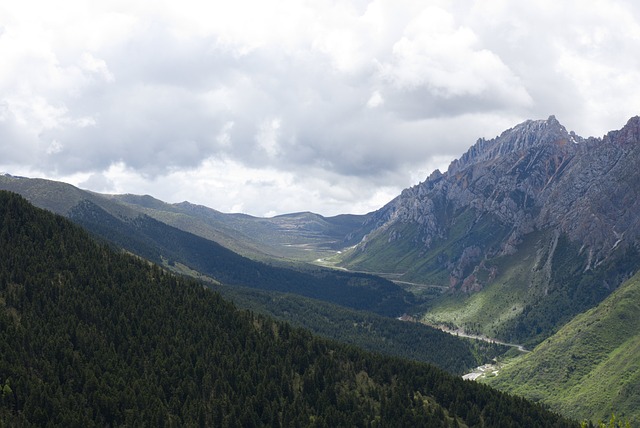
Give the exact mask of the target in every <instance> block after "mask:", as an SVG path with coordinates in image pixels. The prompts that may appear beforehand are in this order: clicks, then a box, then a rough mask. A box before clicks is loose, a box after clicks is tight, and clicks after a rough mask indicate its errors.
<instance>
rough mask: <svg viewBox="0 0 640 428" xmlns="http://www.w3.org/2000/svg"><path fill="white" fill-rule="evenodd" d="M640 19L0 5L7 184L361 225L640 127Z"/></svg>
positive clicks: (543, 3)
mask: <svg viewBox="0 0 640 428" xmlns="http://www.w3.org/2000/svg"><path fill="white" fill-rule="evenodd" d="M638 88H640V2H634V1H621V0H610V1H598V0H573V1H572V0H566V1H559V0H553V1H548V0H539V1H535V2H520V1H506V0H481V1H471V0H459V1H424V0H373V1H360V0H353V1H351V0H335V1H328V0H327V1H325V0H318V1H305V0H282V1H270V0H255V1H254V0H234V1H219V0H209V1H196V0H181V1H168V0H164V1H163V0H155V1H142V0H124V1H119V0H113V1H111V0H108V1H102V2H95V1H86V0H84V1H82V0H77V1H74V0H59V1H55V2H51V1H32V0H21V1H5V2H2V3H1V4H0V171H1V172H5V173H9V174H12V175H23V176H28V177H43V178H50V179H54V180H60V181H65V182H68V183H71V184H73V185H76V186H79V187H81V188H84V189H89V190H93V191H97V192H103V193H134V194H150V195H152V196H154V197H156V198H159V199H162V200H165V201H167V202H181V201H184V200H188V201H190V202H193V203H197V204H202V205H206V206H209V207H211V208H214V209H217V210H219V211H223V212H243V213H248V214H252V215H256V216H273V215H277V214H283V213H291V212H299V211H313V212H316V213H320V214H323V215H336V214H340V213H354V214H355V213H358V214H362V213H366V212H370V211H373V210H376V209H378V208H380V207H382V206H383V205H384V204H385V203H387V202H388V201H390V200H391V199H393V198H394V197H395V196H397V195H398V194H399V193H400V192H401V191H402V189H404V188H406V187H409V186H412V185H415V184H418V183H419V182H421V181H424V180H425V179H426V178H427V177H428V176H429V174H431V172H433V171H434V170H435V169H436V168H438V169H440V170H441V171H443V172H444V171H445V170H446V169H447V167H448V165H449V163H450V162H451V161H452V160H453V159H456V158H458V157H460V156H461V155H462V154H463V153H464V152H465V151H466V150H467V149H468V148H469V147H470V146H471V145H473V144H474V143H475V141H476V140H477V139H478V138H487V139H488V138H493V137H495V136H497V135H499V134H500V133H501V132H502V131H504V130H506V129H508V128H511V127H513V126H515V125H516V124H518V123H520V122H523V121H524V120H527V119H546V118H547V117H548V116H550V115H555V116H556V117H557V119H558V120H559V121H560V122H561V123H562V124H563V125H564V126H565V127H566V128H567V129H568V130H570V131H571V130H573V131H575V132H576V133H577V134H579V135H581V136H583V137H589V136H602V135H604V134H605V133H607V132H608V131H610V130H614V129H620V128H621V127H622V126H624V124H625V123H626V122H627V120H628V119H629V118H630V117H632V116H635V115H638V114H640V95H639V94H638Z"/></svg>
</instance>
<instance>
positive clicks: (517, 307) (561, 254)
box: [342, 116, 640, 343]
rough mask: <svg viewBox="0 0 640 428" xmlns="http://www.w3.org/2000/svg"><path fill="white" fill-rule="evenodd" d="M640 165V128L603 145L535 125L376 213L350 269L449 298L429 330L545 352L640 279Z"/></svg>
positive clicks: (549, 124)
mask: <svg viewBox="0 0 640 428" xmlns="http://www.w3.org/2000/svg"><path fill="white" fill-rule="evenodd" d="M639 163H640V118H639V117H634V118H632V119H630V120H629V121H628V123H627V124H626V125H625V127H624V128H623V129H621V130H620V131H612V132H610V133H608V134H607V135H605V136H604V137H603V138H601V139H600V138H589V139H584V138H582V137H579V136H577V135H575V134H574V133H570V132H567V130H566V129H565V128H564V127H563V126H562V125H561V124H560V123H559V122H558V121H557V120H556V118H555V117H553V116H551V117H550V118H549V119H547V120H538V121H527V122H524V123H522V124H520V125H517V126H516V127H514V128H512V129H509V130H507V131H505V132H503V133H502V134H501V135H500V136H498V137H496V138H494V139H492V140H484V139H480V140H478V142H477V143H476V144H475V145H474V146H472V147H471V148H470V149H469V151H468V152H467V153H465V154H464V155H463V156H462V157H461V158H460V159H458V160H456V161H454V162H453V163H452V164H451V165H450V167H449V169H448V170H447V171H446V172H445V173H444V174H443V173H440V172H439V171H436V172H434V173H433V174H432V175H431V176H430V177H429V178H428V179H427V180H426V181H425V182H423V183H420V184H419V185H417V186H414V187H412V188H410V189H406V190H405V191H403V192H402V194H401V195H400V196H398V197H397V198H396V199H394V200H393V201H391V202H390V203H389V204H387V205H386V206H385V207H383V208H381V209H380V210H379V211H377V212H375V213H373V214H372V215H371V216H370V217H368V219H367V221H366V224H365V227H373V230H372V231H371V232H370V233H368V234H367V235H366V236H365V238H364V239H363V240H362V242H361V243H360V244H358V246H357V247H356V248H355V249H353V250H352V251H351V252H349V253H348V254H346V255H344V256H343V258H342V265H343V266H345V267H348V268H351V269H355V270H363V271H373V272H389V273H395V274H397V275H400V278H401V279H403V280H405V281H410V282H417V283H426V284H433V285H440V286H446V287H448V288H449V289H450V293H449V296H445V297H443V298H442V300H440V301H436V302H434V303H433V304H432V306H431V308H430V313H431V314H432V316H429V314H427V319H428V320H429V321H430V322H445V323H452V324H457V325H459V326H462V327H465V328H466V329H471V330H473V329H475V330H478V331H480V332H483V333H485V334H487V335H498V336H500V337H501V338H503V339H507V340H510V341H529V342H530V343H536V342H539V341H540V340H542V339H543V338H544V337H546V336H548V335H549V334H551V333H552V332H553V331H554V330H555V329H556V328H557V327H558V326H560V325H562V324H563V323H564V322H566V321H568V320H569V319H571V317H572V316H573V315H575V314H577V313H580V312H582V311H584V310H586V309H588V308H589V307H592V306H594V305H595V304H597V303H598V302H600V301H601V300H602V299H603V298H604V297H606V296H607V295H608V294H609V293H610V292H611V291H612V290H613V289H615V288H616V287H617V286H618V285H619V284H620V283H621V282H622V281H624V280H625V279H627V278H628V277H629V276H630V275H632V274H633V273H634V272H636V271H637V270H638V268H639V267H640V258H638V257H637V250H636V248H637V246H638V244H639V238H640V170H639V169H638V168H637V165H638V164H639ZM525 255H526V256H525ZM470 304H472V305H475V309H472V308H470Z"/></svg>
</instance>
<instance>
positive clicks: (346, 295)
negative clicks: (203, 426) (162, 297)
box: [0, 116, 640, 425]
mask: <svg viewBox="0 0 640 428" xmlns="http://www.w3.org/2000/svg"><path fill="white" fill-rule="evenodd" d="M638 163H640V118H638V117H635V118H631V119H630V120H629V121H628V122H627V124H626V125H625V126H624V127H623V128H622V129H620V130H618V131H611V132H609V133H608V134H607V135H605V136H604V137H603V138H593V137H592V138H588V139H585V138H582V137H579V136H577V135H575V134H574V133H569V132H567V130H566V129H565V128H564V127H563V126H562V125H561V124H560V123H559V122H558V121H557V120H556V119H555V117H553V116H551V117H549V118H548V119H546V120H536V121H526V122H524V123H521V124H519V125H517V126H515V127H513V128H511V129H508V130H506V131H504V132H503V133H502V134H501V135H499V136H497V137H496V138H494V139H491V140H484V139H480V140H478V141H477V142H476V144H475V145H473V146H472V147H471V148H470V149H469V150H468V151H467V152H466V153H465V154H463V155H462V156H461V157H460V158H459V159H457V160H455V161H454V162H452V163H451V165H450V166H449V168H448V170H447V171H445V172H444V173H443V172H440V171H435V172H433V173H432V174H431V175H430V176H429V177H427V178H426V180H425V181H423V182H421V183H419V184H418V185H416V186H413V187H411V188H408V189H405V190H404V191H403V192H402V193H401V194H400V195H398V196H397V197H396V198H394V199H393V200H392V201H390V202H389V203H388V204H386V205H385V206H383V207H381V208H380V209H379V210H376V211H374V212H371V213H368V214H365V215H339V216H334V217H324V216H321V215H318V214H314V213H310V212H301V213H293V214H286V215H281V216H276V217H272V218H258V217H252V216H248V215H244V214H225V213H221V212H219V211H216V210H214V209H211V208H208V207H204V206H200V205H194V204H191V203H188V202H181V203H166V202H163V201H160V200H158V199H155V198H153V197H152V196H148V195H145V196H138V195H130V194H126V195H103V194H99V193H95V192H89V191H84V190H81V189H78V188H76V187H73V186H70V185H68V184H65V183H60V182H54V181H49V180H42V179H29V178H23V177H13V176H10V175H4V176H0V189H3V190H8V191H11V192H16V193H18V194H20V195H22V196H24V198H26V199H27V200H28V201H29V202H31V203H32V204H34V205H35V206H38V207H40V208H44V209H46V210H49V211H52V212H54V213H57V214H59V215H62V216H64V217H66V218H67V219H69V220H71V221H73V222H74V223H75V224H76V225H79V226H81V227H82V228H84V230H86V231H87V232H88V233H90V234H91V236H92V237H93V239H96V240H97V241H98V242H101V243H104V244H105V245H107V246H109V247H110V248H113V249H116V250H117V251H125V252H126V253H130V254H134V255H136V256H137V257H139V258H141V259H143V260H146V261H148V262H150V263H155V264H156V265H158V266H161V267H162V268H163V269H166V270H167V271H171V272H173V273H174V274H177V275H179V276H184V277H190V278H193V279H196V280H198V281H200V284H201V285H203V286H204V287H205V288H207V289H211V290H214V291H215V292H216V293H220V294H221V295H222V296H224V298H225V299H229V300H231V301H233V302H234V304H235V305H237V306H238V307H240V308H243V309H245V310H248V311H251V312H250V313H252V314H261V315H260V316H267V317H269V318H270V319H271V318H273V319H276V320H279V321H278V322H286V323H289V324H291V325H293V326H295V327H296V328H304V329H308V330H310V331H312V332H313V333H314V334H316V335H319V336H322V337H323V338H325V339H331V340H337V341H340V342H341V343H343V344H348V346H354V347H355V346H357V347H359V348H364V349H366V350H367V351H371V352H376V353H380V354H383V355H386V356H388V357H389V358H402V359H410V360H412V361H414V362H420V363H432V364H435V365H437V366H439V367H440V368H441V369H444V370H446V371H448V372H449V373H451V374H453V375H456V376H462V375H463V374H465V373H466V376H465V379H473V380H475V381H476V382H481V383H482V384H483V385H482V386H479V387H480V388H484V384H488V385H491V386H492V387H495V388H498V389H500V390H504V391H507V392H509V393H515V394H518V395H522V396H524V397H525V398H527V399H529V400H531V401H533V402H535V403H540V404H541V405H543V406H548V407H549V408H551V409H553V410H554V411H558V412H561V413H562V414H563V415H566V416H568V417H571V418H574V419H575V420H590V421H593V422H597V421H598V420H608V418H609V416H610V415H609V414H608V412H610V411H611V409H612V408H613V409H614V410H615V411H616V413H617V414H620V415H621V416H623V417H624V418H626V419H627V420H629V421H632V422H633V423H636V422H637V421H638V420H640V414H638V412H637V409H639V408H640V403H638V402H637V397H638V396H640V393H639V391H640V389H638V388H640V378H638V370H640V366H639V365H638V361H640V359H639V358H640V351H639V348H638V346H637V345H638V342H637V334H636V333H637V331H640V330H639V329H638V328H637V327H638V326H636V324H637V323H636V321H637V319H636V315H637V313H640V309H639V308H637V302H638V301H639V300H638V299H637V296H636V294H637V293H636V291H637V284H638V283H640V281H638V277H637V272H638V271H639V270H640V190H639V189H640V170H638V168H636V167H635V165H637V164H638ZM399 317H402V318H403V319H409V320H412V321H415V322H402V321H399V320H397V318H399ZM261 322H262V321H261ZM289 324H287V325H289ZM278 328H280V327H278ZM496 361H497V364H498V365H497V366H496V365H495V362H496ZM474 368H478V369H477V370H476V371H475V372H476V373H475V374H470V372H471V371H472V370H473V369H474ZM1 380H2V379H0V381H1ZM361 381H362V382H365V384H366V381H365V380H362V379H361ZM296 382H299V381H296ZM603 388H604V391H603ZM469 414H470V413H469ZM474 414H475V413H474ZM469 417H470V416H469ZM486 417H489V416H486ZM471 425H473V424H471Z"/></svg>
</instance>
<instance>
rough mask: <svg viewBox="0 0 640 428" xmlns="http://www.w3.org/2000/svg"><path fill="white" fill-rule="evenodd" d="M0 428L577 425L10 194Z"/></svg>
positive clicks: (0, 198)
mask: <svg viewBox="0 0 640 428" xmlns="http://www.w3.org/2000/svg"><path fill="white" fill-rule="evenodd" d="M0 355H1V356H2V358H1V359H0V384H1V385H2V394H1V399H0V425H2V426H5V425H8V426H30V425H34V426H46V425H54V426H123V425H129V426H139V425H151V426H162V425H166V426H180V425H196V426H237V427H250V426H265V425H266V426H332V427H336V426H465V425H467V426H522V427H525V426H526V427H535V426H545V427H547V426H576V424H575V423H572V422H571V421H567V420H564V419H562V418H561V417H559V416H557V415H555V414H553V413H550V412H548V411H546V410H544V409H542V408H541V407H540V406H538V405H534V404H531V403H529V402H527V401H525V400H523V399H520V398H514V397H511V396H508V395H504V394H502V393H499V392H497V391H495V390H492V389H490V388H489V387H486V386H483V385H480V384H476V383H469V382H464V381H462V380H460V379H459V378H455V377H452V376H451V375H448V374H446V373H445V372H443V371H441V370H439V369H436V368H434V367H432V366H428V365H423V364H418V363H412V362H408V361H403V360H400V359H395V358H389V357H382V356H379V355H375V354H370V353H366V352H363V351H360V350H357V349H356V348H351V347H347V346H343V345H338V344H335V343H332V342H327V341H325V340H321V339H317V338H314V337H312V336H311V335H310V334H309V333H307V332H306V331H305V330H299V329H294V328H291V327H289V326H288V325H287V324H281V323H275V322H273V321H270V320H269V319H267V318H263V317H261V316H255V315H252V314H251V313H246V312H241V311H238V310H236V309H235V308H234V307H233V306H232V305H231V304H229V303H227V302H225V301H224V300H222V299H221V297H220V296H219V295H218V294H215V293H213V292H211V291H209V290H207V289H205V288H204V287H203V286H202V285H201V284H198V283H196V282H192V281H185V280H181V279H179V278H177V277H175V276H174V275H172V274H169V273H167V272H166V271H164V270H162V269H161V268H158V267H157V266H154V265H150V264H149V263H148V262H146V261H143V260H141V259H138V258H136V257H132V256H129V255H126V254H122V253H115V252H113V251H112V250H111V249H109V248H106V247H104V246H100V245H97V244H96V243H94V242H93V241H92V240H91V239H90V238H89V237H88V236H87V235H86V233H85V232H84V231H82V230H81V229H79V228H78V227H76V226H73V225H72V224H70V223H69V222H67V221H66V220H64V219H63V218H62V217H58V216H54V215H52V214H50V213H47V212H45V211H41V210H38V209H35V208H33V207H32V206H30V205H29V204H28V203H27V202H26V201H24V200H23V199H22V198H21V197H19V196H17V195H13V194H8V193H5V192H0Z"/></svg>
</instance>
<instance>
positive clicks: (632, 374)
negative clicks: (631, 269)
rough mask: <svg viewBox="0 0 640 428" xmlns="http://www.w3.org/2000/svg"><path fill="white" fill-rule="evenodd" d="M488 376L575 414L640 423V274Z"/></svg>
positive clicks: (492, 382)
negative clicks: (528, 351) (497, 372)
mask: <svg viewBox="0 0 640 428" xmlns="http://www.w3.org/2000/svg"><path fill="white" fill-rule="evenodd" d="M487 382H488V383H489V384H490V385H493V386H496V387H498V388H500V389H503V390H505V391H508V392H511V393H515V394H518V395H523V396H526V397H528V398H530V399H533V400H536V401H541V402H544V403H546V404H548V405H549V406H551V407H552V408H553V409H555V410H557V411H560V412H562V413H564V414H567V415H570V416H571V417H575V418H581V419H582V418H585V419H587V418H588V419H591V420H598V419H601V420H607V419H608V417H609V415H610V414H611V412H612V411H613V412H614V413H615V414H616V415H618V416H621V417H625V418H628V419H629V420H630V421H631V422H632V425H633V426H637V425H638V424H640V274H638V275H635V276H634V277H633V278H631V279H630V280H628V281H627V282H626V283H624V284H623V285H622V286H620V288H618V289H617V290H616V291H614V292H613V293H612V294H611V295H610V296H609V297H608V298H607V299H606V300H604V301H603V302H602V303H600V304H599V305H598V306H597V307H595V308H593V309H591V310H589V311H587V312H585V313H584V314H580V315H578V316H577V317H576V318H574V319H573V320H572V321H571V322H570V323H568V324H567V325H565V326H564V327H562V329H560V330H559V331H558V332H557V333H556V334H555V335H553V336H552V337H550V338H549V339H547V340H545V341H544V342H543V343H541V344H540V345H539V346H538V347H537V348H536V349H534V350H533V352H531V353H529V354H526V355H524V356H522V357H520V358H519V359H518V360H516V361H514V362H513V363H511V364H509V365H507V366H505V367H504V368H502V369H501V370H500V372H499V374H498V376H496V377H492V378H488V379H487Z"/></svg>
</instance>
